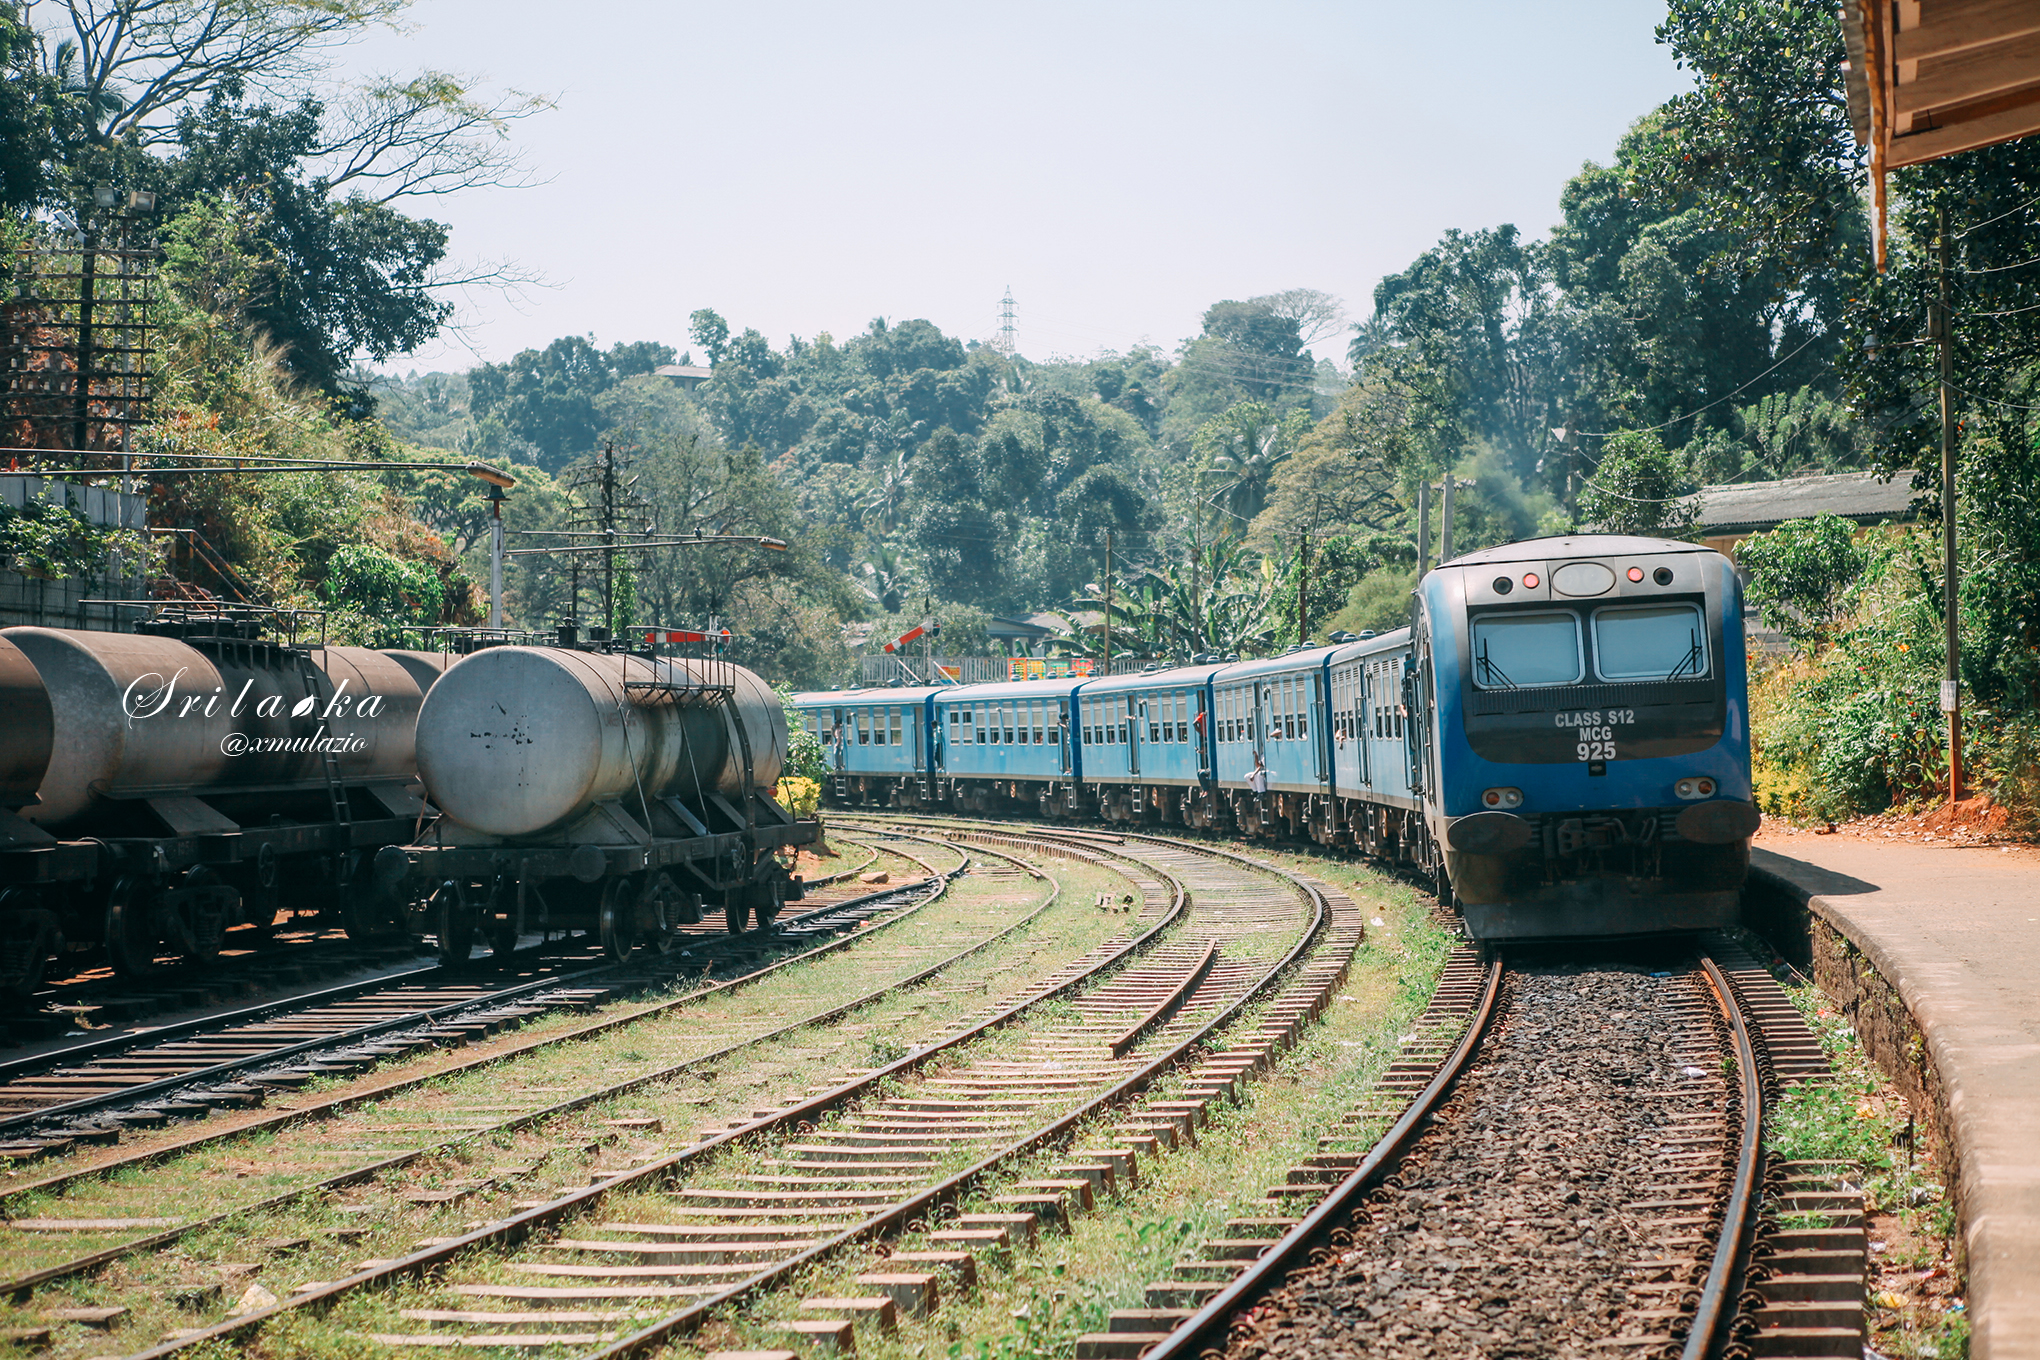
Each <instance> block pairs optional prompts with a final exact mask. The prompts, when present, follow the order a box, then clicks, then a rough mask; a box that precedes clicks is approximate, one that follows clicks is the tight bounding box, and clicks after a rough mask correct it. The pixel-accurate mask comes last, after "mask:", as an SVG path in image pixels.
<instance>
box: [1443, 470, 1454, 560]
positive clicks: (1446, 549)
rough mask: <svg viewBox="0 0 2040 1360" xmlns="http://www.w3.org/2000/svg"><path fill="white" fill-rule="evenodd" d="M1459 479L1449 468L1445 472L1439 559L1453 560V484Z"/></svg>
mask: <svg viewBox="0 0 2040 1360" xmlns="http://www.w3.org/2000/svg"><path fill="white" fill-rule="evenodd" d="M1458 480H1459V479H1458V478H1457V477H1454V476H1453V475H1452V473H1451V472H1450V471H1449V470H1448V471H1447V472H1446V474H1445V505H1444V508H1443V510H1442V511H1441V512H1440V513H1441V516H1442V518H1443V519H1444V521H1445V522H1444V523H1443V524H1442V525H1440V526H1439V529H1438V560H1439V561H1440V562H1450V561H1451V560H1452V484H1453V483H1454V482H1456V481H1458Z"/></svg>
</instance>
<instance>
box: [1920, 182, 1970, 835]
mask: <svg viewBox="0 0 2040 1360" xmlns="http://www.w3.org/2000/svg"><path fill="white" fill-rule="evenodd" d="M1939 255H1940V275H1941V278H1940V283H1941V287H1940V299H1939V301H1938V302H1937V303H1936V304H1935V306H1934V314H1933V315H1932V316H1931V317H1930V318H1929V319H1928V327H1927V329H1928V332H1929V334H1931V335H1932V336H1933V338H1934V339H1936V340H1938V341H1939V342H1940V347H1941V623H1942V627H1943V628H1944V629H1945V630H1946V635H1947V647H1946V651H1947V654H1948V668H1947V673H1946V674H1945V675H1943V676H1942V678H1941V711H1942V712H1943V713H1945V714H1947V715H1948V802H1949V803H1950V804H1953V803H1955V802H1957V801H1958V800H1960V799H1961V797H1962V651H1961V647H1962V638H1961V634H1960V630H1959V629H1958V627H1957V626H1956V625H1957V619H1956V612H1955V611H1956V585H1957V581H1956V576H1955V570H1956V566H1955V337H1954V335H1953V325H1952V322H1953V317H1952V315H1951V313H1950V310H1949V305H1948V205H1947V203H1946V202H1943V203H1942V205H1941V248H1940V251H1939Z"/></svg>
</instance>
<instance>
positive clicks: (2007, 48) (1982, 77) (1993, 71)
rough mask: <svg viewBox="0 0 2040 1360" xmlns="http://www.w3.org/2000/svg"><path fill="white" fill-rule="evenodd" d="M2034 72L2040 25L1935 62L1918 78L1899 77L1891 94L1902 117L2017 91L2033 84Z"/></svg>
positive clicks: (2038, 66)
mask: <svg viewBox="0 0 2040 1360" xmlns="http://www.w3.org/2000/svg"><path fill="white" fill-rule="evenodd" d="M2036 71H2040V25H2036V27H2035V31H2034V32H2033V33H2030V34H2028V35H2026V36H2025V37H2023V38H2014V39H2012V40H2011V41H2009V42H1996V43H1991V44H1989V45H1988V46H1984V47H1976V48H1972V49H1970V50H1968V51H1966V52H1962V53H1960V54H1958V55H1956V56H1952V57H1947V58H1944V59H1942V60H1940V61H1936V62H1935V63H1934V64H1933V65H1932V66H1930V67H1928V68H1927V69H1926V70H1924V71H1922V72H1921V73H1920V76H1919V78H1918V79H1917V80H1903V79H1901V80H1900V81H1899V82H1898V87H1897V89H1895V90H1894V91H1893V92H1892V93H1893V94H1894V95H1896V96H1897V99H1896V111H1897V113H1898V114H1899V116H1900V117H1901V118H1903V117H1904V116H1905V115H1907V114H1914V115H1918V114H1921V113H1931V112H1932V111H1933V110H1934V109H1936V108H1938V107H1942V106H1945V105H1949V104H1958V103H1967V102H1969V101H1970V100H1974V99H1985V98H1988V97H1989V96H1991V95H1994V94H2003V93H2005V92H2007V91H2009V90H2016V89H2018V88H2020V87H2021V86H2024V85H2030V84H2032V83H2033V80H2034V75H2035V73H2036Z"/></svg>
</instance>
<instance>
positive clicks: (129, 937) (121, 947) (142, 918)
mask: <svg viewBox="0 0 2040 1360" xmlns="http://www.w3.org/2000/svg"><path fill="white" fill-rule="evenodd" d="M155 896H156V893H155V889H154V887H153V886H152V885H151V884H150V883H149V881H148V880H147V879H144V878H135V877H132V876H129V877H124V878H120V879H116V880H115V881H114V885H113V891H112V892H110V893H108V894H107V895H106V954H107V957H108V959H110V960H111V961H112V963H113V971H114V972H116V973H118V974H120V976H122V977H124V978H128V979H130V980H132V981H137V982H138V981H141V980H142V979H144V978H152V977H158V976H160V975H161V974H162V973H163V972H164V971H165V967H164V965H163V964H161V963H158V962H157V961H156V955H157V954H158V953H159V952H160V951H161V948H162V939H161V936H162V932H161V931H160V930H158V929H157V926H156V913H155V911H154V909H153V908H154V899H155Z"/></svg>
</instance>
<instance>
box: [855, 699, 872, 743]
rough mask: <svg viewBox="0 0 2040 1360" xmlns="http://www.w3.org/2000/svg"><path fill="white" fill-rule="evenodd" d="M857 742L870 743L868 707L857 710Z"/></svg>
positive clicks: (869, 713)
mask: <svg viewBox="0 0 2040 1360" xmlns="http://www.w3.org/2000/svg"><path fill="white" fill-rule="evenodd" d="M857 744H858V745H859V746H869V745H871V710H870V709H868V708H860V709H858V710H857Z"/></svg>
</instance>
